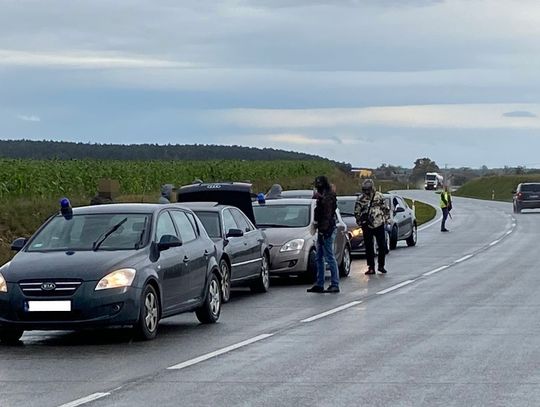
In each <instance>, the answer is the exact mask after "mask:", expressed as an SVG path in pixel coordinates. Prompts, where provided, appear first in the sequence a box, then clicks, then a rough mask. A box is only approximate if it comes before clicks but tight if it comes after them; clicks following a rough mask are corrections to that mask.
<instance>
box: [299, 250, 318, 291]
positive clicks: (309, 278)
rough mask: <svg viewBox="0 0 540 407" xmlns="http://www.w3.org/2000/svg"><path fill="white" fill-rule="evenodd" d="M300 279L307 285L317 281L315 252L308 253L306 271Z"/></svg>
mask: <svg viewBox="0 0 540 407" xmlns="http://www.w3.org/2000/svg"><path fill="white" fill-rule="evenodd" d="M302 277H303V279H304V281H305V282H306V283H308V284H312V283H314V282H315V280H317V252H316V251H315V249H311V250H310V251H309V256H308V264H307V270H306V271H305V272H304V274H303V275H302Z"/></svg>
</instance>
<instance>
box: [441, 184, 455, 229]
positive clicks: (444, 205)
mask: <svg viewBox="0 0 540 407" xmlns="http://www.w3.org/2000/svg"><path fill="white" fill-rule="evenodd" d="M441 209H442V221H441V232H449V230H448V229H446V219H448V215H450V211H451V210H452V195H450V191H449V190H448V185H445V186H444V189H443V191H442V192H441Z"/></svg>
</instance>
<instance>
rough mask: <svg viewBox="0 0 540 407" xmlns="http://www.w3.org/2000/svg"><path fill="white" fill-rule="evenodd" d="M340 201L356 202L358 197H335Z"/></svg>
mask: <svg viewBox="0 0 540 407" xmlns="http://www.w3.org/2000/svg"><path fill="white" fill-rule="evenodd" d="M340 199H341V200H342V201H348V200H351V201H352V200H355V201H356V200H357V199H358V195H342V196H338V197H337V200H338V201H339V200H340Z"/></svg>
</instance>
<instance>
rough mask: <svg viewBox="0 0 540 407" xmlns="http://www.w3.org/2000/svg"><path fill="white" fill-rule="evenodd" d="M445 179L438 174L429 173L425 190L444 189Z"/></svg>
mask: <svg viewBox="0 0 540 407" xmlns="http://www.w3.org/2000/svg"><path fill="white" fill-rule="evenodd" d="M443 182H444V177H443V176H442V175H441V174H439V173H437V172H427V173H426V179H425V183H424V188H425V189H427V190H428V189H440V188H442V187H443Z"/></svg>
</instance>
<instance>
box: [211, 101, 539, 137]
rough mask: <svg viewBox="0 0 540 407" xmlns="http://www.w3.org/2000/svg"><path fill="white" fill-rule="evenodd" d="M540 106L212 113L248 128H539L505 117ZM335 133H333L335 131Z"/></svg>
mask: <svg viewBox="0 0 540 407" xmlns="http://www.w3.org/2000/svg"><path fill="white" fill-rule="evenodd" d="M524 107H525V108H530V110H534V109H540V105H536V104H528V105H515V104H441V105H409V106H382V107H365V108H328V109H231V110H227V111H221V112H216V113H215V114H216V115H217V116H218V117H219V118H220V119H221V120H223V121H224V122H225V123H228V124H234V125H236V126H239V127H248V128H281V129H305V128H334V129H336V128H337V129H339V128H358V127H367V126H381V127H392V128H399V127H405V128H454V129H495V128H524V129H527V128H540V120H534V121H526V122H524V121H523V120H519V119H520V118H521V117H523V116H519V117H515V116H510V117H508V116H506V115H505V112H508V111H509V109H513V108H514V109H523V108H524ZM529 117H530V116H529ZM334 131H335V130H334Z"/></svg>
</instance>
